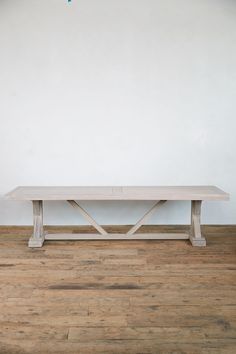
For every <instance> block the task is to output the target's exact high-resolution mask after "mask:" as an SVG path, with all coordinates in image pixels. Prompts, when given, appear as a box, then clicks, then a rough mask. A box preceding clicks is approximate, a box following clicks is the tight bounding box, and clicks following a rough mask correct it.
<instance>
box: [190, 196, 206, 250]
mask: <svg viewBox="0 0 236 354" xmlns="http://www.w3.org/2000/svg"><path fill="white" fill-rule="evenodd" d="M201 205H202V201H201V200H192V202H191V230H190V237H189V239H190V242H191V243H192V245H193V246H198V247H204V246H206V239H205V237H203V236H202V234H201V219H200V218H201Z"/></svg>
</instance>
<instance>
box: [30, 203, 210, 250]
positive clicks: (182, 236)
mask: <svg viewBox="0 0 236 354" xmlns="http://www.w3.org/2000/svg"><path fill="white" fill-rule="evenodd" d="M165 202H166V200H160V201H158V202H156V203H155V204H154V206H153V207H152V208H151V209H150V210H149V211H147V212H146V213H145V214H144V216H143V217H142V218H141V219H140V220H138V222H137V223H136V224H135V225H134V226H132V227H131V228H130V230H129V231H128V232H127V233H126V234H115V233H108V232H107V231H106V230H105V229H104V228H103V227H102V226H101V225H99V224H98V223H97V222H96V221H95V220H94V219H93V218H92V217H91V216H90V215H89V214H88V212H87V211H86V210H84V209H83V208H82V207H81V206H80V205H79V204H78V203H77V202H76V201H74V200H68V203H69V204H70V205H71V206H72V207H73V208H75V209H76V210H78V211H79V212H80V213H81V214H82V215H83V216H84V217H85V219H87V220H88V221H89V223H90V224H91V225H93V227H94V228H95V229H96V230H97V231H98V233H94V234H91V233H90V234H45V233H44V231H43V201H42V200H35V201H33V215H34V233H33V235H32V237H31V238H30V239H29V243H28V246H29V247H31V248H39V247H42V246H43V243H44V240H103V241H104V240H188V239H189V240H190V242H191V244H192V245H193V246H197V247H204V246H206V240H205V238H204V237H202V235H201V226H200V213H201V201H199V200H193V201H192V202H191V229H190V233H189V234H188V233H136V231H137V230H138V229H139V228H140V227H141V226H142V225H144V223H145V222H146V221H147V219H148V218H149V217H150V216H151V215H152V214H153V213H154V211H155V210H156V209H157V208H159V207H160V206H161V205H163V204H164V203H165Z"/></svg>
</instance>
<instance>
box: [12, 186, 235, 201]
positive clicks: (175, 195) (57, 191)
mask: <svg viewBox="0 0 236 354" xmlns="http://www.w3.org/2000/svg"><path fill="white" fill-rule="evenodd" d="M6 197H7V198H9V199H15V200H75V199H77V200H155V201H156V200H228V199H229V194H228V193H225V192H224V191H222V190H221V189H219V188H217V187H215V186H179V187H178V186H129V187H119V186H118V187H117V186H114V187H108V186H107V187H101V186H99V187H95V186H90V187H86V186H79V187H71V186H66V187H53V186H50V187H49V186H48V187H29V186H28V187H27V186H26V187H17V188H15V189H14V190H13V191H11V192H10V193H8V194H7V195H6Z"/></svg>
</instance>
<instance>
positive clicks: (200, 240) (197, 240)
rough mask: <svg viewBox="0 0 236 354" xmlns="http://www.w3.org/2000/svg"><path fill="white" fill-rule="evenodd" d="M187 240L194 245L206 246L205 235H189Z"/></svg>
mask: <svg viewBox="0 0 236 354" xmlns="http://www.w3.org/2000/svg"><path fill="white" fill-rule="evenodd" d="M189 240H190V242H191V244H192V245H193V246H194V247H205V246H206V239H205V237H201V238H196V237H193V236H192V235H190V236H189Z"/></svg>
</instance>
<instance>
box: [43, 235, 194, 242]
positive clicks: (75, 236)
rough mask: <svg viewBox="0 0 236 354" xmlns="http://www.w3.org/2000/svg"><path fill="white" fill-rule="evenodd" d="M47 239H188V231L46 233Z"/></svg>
mask: <svg viewBox="0 0 236 354" xmlns="http://www.w3.org/2000/svg"><path fill="white" fill-rule="evenodd" d="M44 239H45V240H61V241H68V240H104V241H106V240H188V239H189V234H187V233H146V234H145V233H139V234H132V235H131V236H127V234H110V233H109V234H107V235H106V236H104V235H100V234H82V233H81V234H71V233H66V234H46V235H45V238H44Z"/></svg>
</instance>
